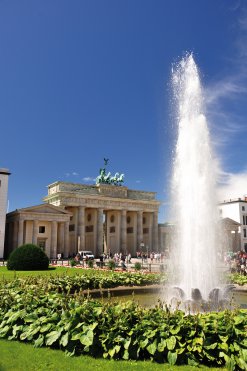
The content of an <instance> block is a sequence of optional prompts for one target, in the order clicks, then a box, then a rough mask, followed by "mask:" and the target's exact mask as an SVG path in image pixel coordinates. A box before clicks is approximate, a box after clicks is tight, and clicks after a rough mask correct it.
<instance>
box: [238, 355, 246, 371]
mask: <svg viewBox="0 0 247 371" xmlns="http://www.w3.org/2000/svg"><path fill="white" fill-rule="evenodd" d="M235 359H236V361H237V365H238V366H239V367H240V368H241V370H247V363H246V362H245V361H244V360H243V359H242V358H238V357H235Z"/></svg>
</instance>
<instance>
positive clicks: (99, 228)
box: [95, 209, 104, 256]
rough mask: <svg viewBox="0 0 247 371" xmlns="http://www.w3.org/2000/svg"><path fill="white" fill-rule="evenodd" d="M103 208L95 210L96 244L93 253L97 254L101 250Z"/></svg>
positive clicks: (100, 252)
mask: <svg viewBox="0 0 247 371" xmlns="http://www.w3.org/2000/svg"><path fill="white" fill-rule="evenodd" d="M103 211H104V210H103V209H98V210H97V245H96V251H95V255H96V256H98V255H100V254H102V252H103Z"/></svg>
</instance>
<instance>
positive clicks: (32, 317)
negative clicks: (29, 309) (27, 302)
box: [24, 313, 38, 323]
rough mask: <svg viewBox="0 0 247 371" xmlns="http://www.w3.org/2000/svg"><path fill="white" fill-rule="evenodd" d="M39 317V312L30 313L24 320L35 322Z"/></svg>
mask: <svg viewBox="0 0 247 371" xmlns="http://www.w3.org/2000/svg"><path fill="white" fill-rule="evenodd" d="M37 319H38V316H37V314H34V313H29V314H28V315H26V316H25V318H24V321H25V322H27V323H29V322H35V321H36V320H37Z"/></svg>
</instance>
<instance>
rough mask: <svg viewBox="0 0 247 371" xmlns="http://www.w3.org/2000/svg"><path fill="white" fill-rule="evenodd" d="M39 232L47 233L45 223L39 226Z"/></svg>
mask: <svg viewBox="0 0 247 371" xmlns="http://www.w3.org/2000/svg"><path fill="white" fill-rule="evenodd" d="M39 233H45V226H44V225H41V226H40V227H39Z"/></svg>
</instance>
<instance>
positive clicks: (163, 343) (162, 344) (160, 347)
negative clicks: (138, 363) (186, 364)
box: [158, 339, 166, 353]
mask: <svg viewBox="0 0 247 371" xmlns="http://www.w3.org/2000/svg"><path fill="white" fill-rule="evenodd" d="M165 348H166V340H165V339H162V340H161V342H160V343H159V344H158V352H160V353H162V352H163V351H164V349H165Z"/></svg>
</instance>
